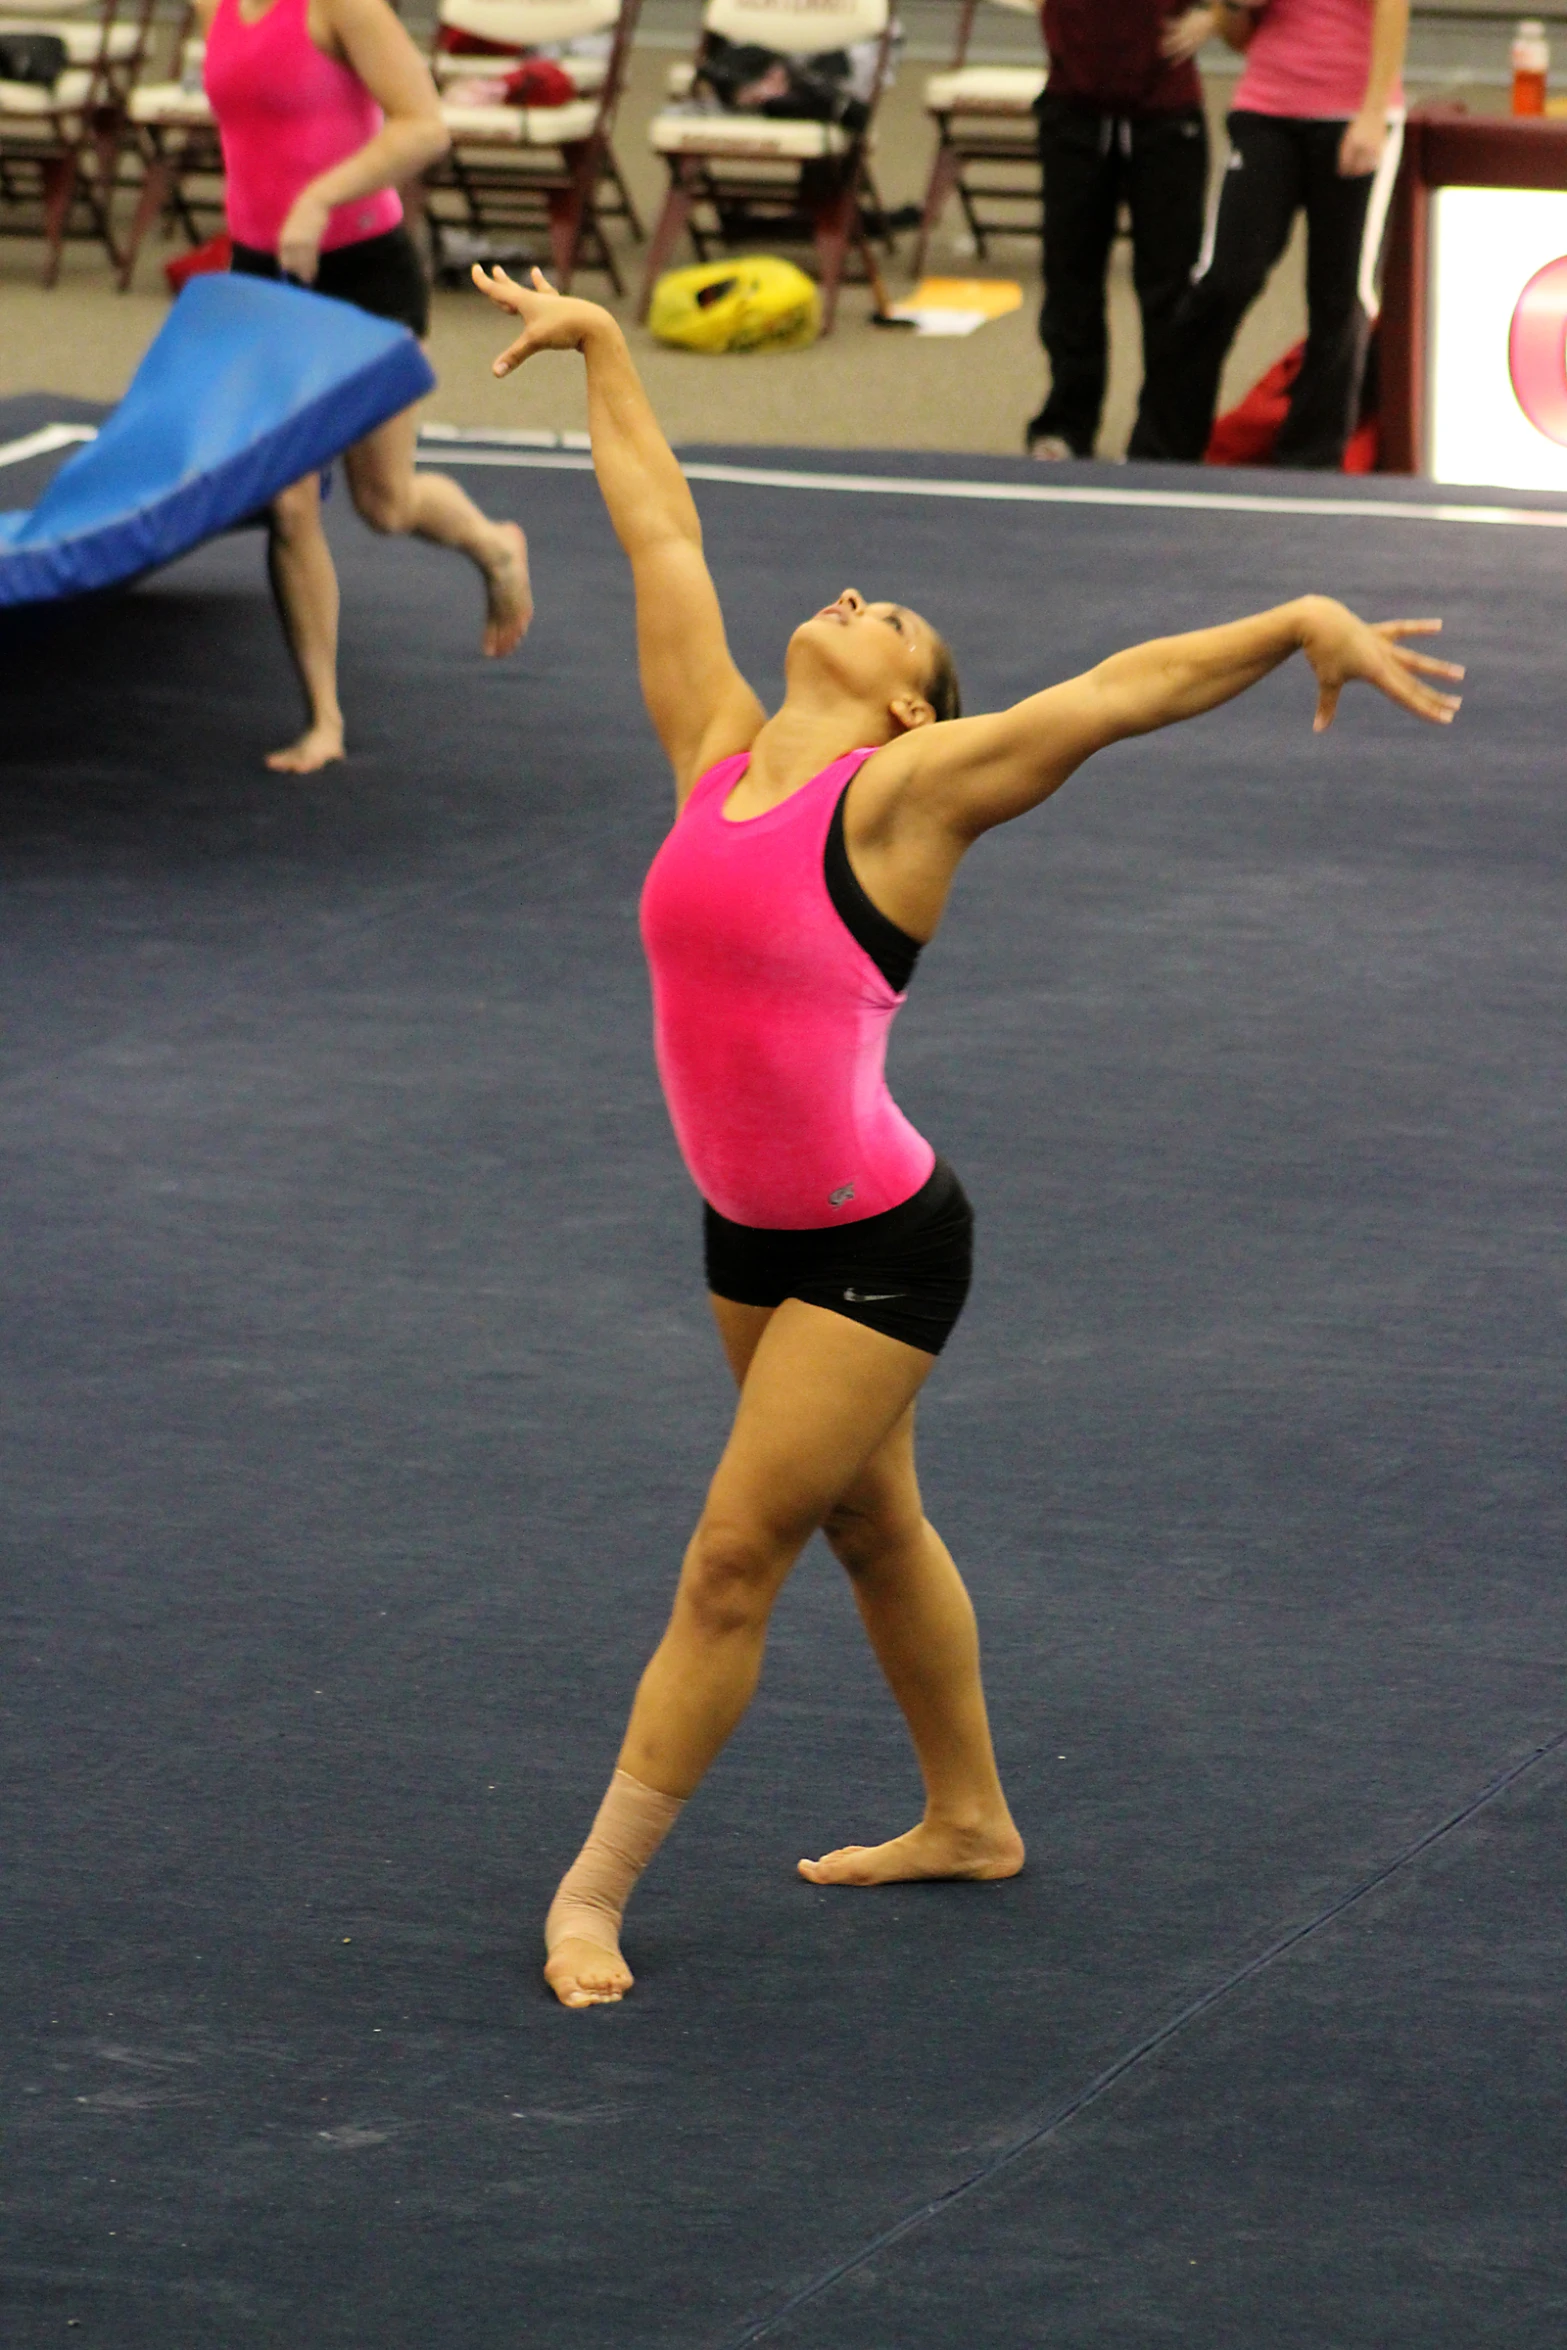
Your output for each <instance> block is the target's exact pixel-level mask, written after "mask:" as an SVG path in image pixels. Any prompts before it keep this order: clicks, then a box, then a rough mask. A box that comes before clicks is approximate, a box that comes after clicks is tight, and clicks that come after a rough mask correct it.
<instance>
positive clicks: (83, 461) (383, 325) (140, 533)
mask: <svg viewBox="0 0 1567 2350" xmlns="http://www.w3.org/2000/svg"><path fill="white" fill-rule="evenodd" d="M434 382H435V378H434V376H433V375H432V374H431V372H430V367H429V363H428V361H427V360H426V358H425V356H424V353H423V352H422V351H421V350H420V348H419V345H418V343H417V342H416V341H415V339H414V337H413V336H412V335H411V334H410V333H409V332H408V329H407V328H406V327H403V326H393V325H391V324H389V323H388V321H387V320H385V319H383V318H371V317H369V316H367V314H366V313H365V312H364V311H362V310H355V309H354V308H352V307H351V306H350V305H349V304H348V303H346V302H334V301H329V300H328V299H327V298H326V297H325V296H324V295H321V294H310V293H306V292H304V291H303V290H302V289H301V288H299V287H297V286H288V285H279V284H276V283H275V282H273V281H272V280H270V279H267V278H255V277H233V276H223V275H214V276H208V277H198V278H195V279H193V280H192V282H191V283H190V284H189V285H188V286H187V287H186V288H185V291H184V292H183V293H182V294H181V295H180V298H179V300H178V301H177V302H176V303H175V305H174V309H173V311H172V313H171V314H170V316H169V318H168V320H167V322H166V323H165V325H164V327H163V330H162V332H161V333H160V334H159V336H158V337H157V340H156V341H155V342H154V343H153V345H152V347H151V349H150V350H149V351H148V352H147V354H146V356H145V358H144V359H143V360H142V363H141V365H140V367H138V369H137V370H136V374H135V376H134V378H133V379H132V382H131V387H130V389H129V391H128V392H127V393H126V395H125V397H124V399H123V400H122V401H121V402H120V404H119V406H118V408H116V409H115V411H114V414H113V415H112V416H111V417H110V418H109V419H108V421H107V423H106V424H104V426H103V427H102V429H101V430H100V432H99V434H98V437H97V439H96V440H94V441H92V442H90V443H88V445H87V446H86V447H85V448H83V449H82V450H80V451H79V452H78V454H77V455H76V456H74V457H71V458H68V459H67V461H66V463H65V464H64V465H62V466H61V468H60V470H59V472H58V473H57V474H56V475H55V477H54V479H53V481H52V482H51V483H50V484H49V487H48V488H47V489H46V490H45V492H44V494H43V496H42V497H41V498H40V499H39V501H38V503H37V505H36V506H34V507H32V508H31V509H30V510H29V511H26V512H22V513H11V514H0V605H5V604H37V603H47V602H49V601H51V600H52V599H53V598H55V597H58V596H79V595H83V594H85V593H86V592H87V591H88V590H90V589H93V588H104V587H112V586H113V585H115V583H116V582H117V581H120V580H126V579H133V578H134V577H135V576H136V574H137V573H138V572H141V571H150V570H151V569H152V568H153V567H154V566H155V565H156V564H159V563H168V562H171V561H172V560H173V558H174V557H175V556H176V555H183V554H184V553H185V552H186V550H187V549H188V548H190V547H194V546H197V545H199V543H200V542H201V540H203V539H207V538H211V537H213V536H214V535H215V534H216V533H217V532H218V531H222V530H229V529H232V527H233V525H234V524H235V523H237V522H243V521H244V520H245V519H246V518H247V516H249V515H252V514H254V513H255V512H256V511H257V510H258V508H260V507H263V506H265V505H266V503H267V501H268V500H269V499H270V498H272V497H275V496H276V494H277V492H278V491H279V490H281V489H286V488H287V486H288V484H289V483H290V482H291V481H298V480H300V479H301V477H302V476H303V475H305V474H307V473H312V472H314V471H315V470H316V469H317V468H318V467H319V466H322V465H326V464H328V463H329V462H330V460H331V459H332V458H334V457H336V456H338V455H339V454H340V453H341V451H342V450H344V449H346V448H348V447H349V446H350V444H351V443H352V442H354V441H357V440H358V439H359V438H360V437H361V435H363V434H364V433H367V432H370V431H371V430H373V428H374V427H375V426H376V425H378V424H384V423H385V421H386V419H387V418H388V417H389V416H395V415H396V414H397V413H398V411H399V410H400V409H403V408H406V407H408V405H409V404H410V402H412V401H414V400H417V399H419V398H420V397H421V395H422V394H423V393H425V392H427V391H429V390H430V388H431V386H432V385H433V384H434Z"/></svg>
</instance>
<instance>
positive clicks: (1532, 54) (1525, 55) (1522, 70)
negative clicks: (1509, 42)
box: [1513, 16, 1551, 114]
mask: <svg viewBox="0 0 1567 2350" xmlns="http://www.w3.org/2000/svg"><path fill="white" fill-rule="evenodd" d="M1550 70H1551V51H1550V44H1549V43H1548V42H1547V40H1546V38H1545V27H1544V25H1543V24H1542V23H1541V21H1540V19H1539V18H1538V17H1537V16H1526V17H1525V18H1524V20H1523V22H1522V24H1520V26H1519V27H1518V30H1517V32H1516V33H1515V34H1514V36H1513V112H1514V114H1543V113H1544V112H1545V77H1546V75H1547V74H1548V73H1549V72H1550Z"/></svg>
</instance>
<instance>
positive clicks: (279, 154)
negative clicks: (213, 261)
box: [203, 0, 429, 335]
mask: <svg viewBox="0 0 1567 2350" xmlns="http://www.w3.org/2000/svg"><path fill="white" fill-rule="evenodd" d="M203 72H204V78H205V81H206V89H207V97H208V99H209V100H210V102H211V106H212V111H213V114H214V116H215V117H216V119H217V125H218V134H219V136H220V138H221V139H222V142H223V168H224V176H225V181H226V194H225V202H226V208H227V214H228V224H229V234H230V237H231V238H232V240H233V245H234V256H233V263H232V266H233V267H234V268H235V269H236V270H238V271H240V272H241V273H243V274H246V275H249V276H252V277H277V276H278V275H279V274H280V271H279V266H278V258H277V248H278V239H279V237H280V235H281V234H282V229H283V223H284V222H285V221H286V220H287V218H288V215H289V212H290V210H291V209H292V207H293V204H294V201H295V199H296V197H298V196H299V195H300V194H301V193H302V192H303V191H304V189H306V188H307V187H309V185H310V183H311V181H312V180H315V179H319V178H320V177H321V174H322V173H323V172H325V171H330V170H331V169H332V167H333V165H334V164H338V163H341V162H343V161H344V159H345V158H346V157H347V156H350V155H355V154H357V153H358V151H359V149H360V148H361V147H365V146H368V145H369V143H370V141H371V140H372V139H373V138H374V137H375V135H376V133H377V132H378V131H379V130H380V128H381V126H382V123H383V121H384V120H385V117H384V116H383V114H382V112H381V109H380V107H379V106H378V105H377V104H376V102H375V100H374V98H373V97H372V96H371V95H370V92H369V91H368V90H367V89H366V88H365V85H364V83H363V82H362V81H361V80H360V78H359V76H358V74H356V73H355V71H354V70H353V67H352V66H350V65H346V64H344V63H343V61H342V60H341V59H340V58H337V57H328V56H327V55H326V54H325V53H324V52H323V51H322V50H320V49H318V48H317V47H316V45H315V43H314V41H313V40H312V39H311V38H310V6H309V0H272V6H271V7H270V8H268V9H267V11H266V13H265V14H264V15H262V16H258V17H255V18H254V19H251V20H248V21H247V19H246V18H245V17H243V16H242V15H241V14H240V10H239V0H219V6H218V10H217V13H216V15H215V16H214V17H213V19H212V24H211V26H210V28H209V30H208V33H207V48H206V60H205V64H204V68H203ZM402 220H403V200H402V198H401V197H400V196H399V195H398V193H397V190H396V189H395V188H378V189H376V190H375V192H374V193H373V194H371V195H368V196H356V197H355V198H354V199H353V201H352V202H351V203H348V204H337V205H334V206H333V208H332V211H331V213H330V214H329V216H328V219H327V225H326V231H325V234H324V235H323V236H322V239H321V252H320V262H319V267H318V269H317V274H316V278H315V286H314V290H315V291H316V292H317V293H319V294H328V295H331V296H332V297H334V298H335V299H336V300H338V301H343V302H352V303H353V304H354V305H355V307H356V308H357V309H360V310H368V311H369V312H370V313H371V314H372V315H373V316H375V317H378V318H394V319H397V320H399V321H400V322H401V323H402V324H403V325H404V326H407V327H409V328H411V329H412V331H413V332H414V333H415V334H418V335H423V334H425V333H427V332H428V329H429V289H428V287H427V286H426V284H425V281H424V272H423V270H422V269H421V268H420V265H419V256H418V254H417V253H416V252H415V250H414V246H413V242H412V240H411V239H410V237H409V236H408V233H407V231H406V230H405V229H404V227H403V225H402Z"/></svg>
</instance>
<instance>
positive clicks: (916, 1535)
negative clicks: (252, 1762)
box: [822, 1499, 925, 1581]
mask: <svg viewBox="0 0 1567 2350" xmlns="http://www.w3.org/2000/svg"><path fill="white" fill-rule="evenodd" d="M924 1531H925V1520H924V1517H923V1515H922V1514H921V1512H920V1511H919V1510H917V1509H908V1508H899V1507H897V1506H896V1505H889V1504H888V1503H887V1502H885V1501H882V1500H880V1499H877V1500H874V1501H868V1502H857V1501H840V1502H838V1503H837V1504H836V1505H835V1506H834V1507H833V1508H832V1509H830V1510H829V1511H828V1513H827V1516H826V1518H825V1520H824V1521H823V1525H822V1532H823V1533H824V1534H825V1535H826V1537H827V1541H828V1544H829V1546H830V1548H831V1550H832V1554H833V1556H834V1558H835V1559H836V1560H837V1561H838V1564H839V1565H840V1566H841V1567H842V1568H843V1570H844V1572H845V1573H846V1574H848V1575H851V1576H852V1577H854V1579H855V1580H856V1581H861V1580H868V1579H869V1578H870V1577H872V1576H874V1575H875V1574H877V1573H878V1572H879V1571H880V1570H882V1569H884V1568H886V1567H888V1566H889V1565H892V1564H893V1563H895V1562H896V1561H897V1560H898V1559H900V1558H902V1557H903V1556H904V1554H905V1553H906V1552H907V1550H908V1549H909V1546H910V1544H911V1543H914V1542H917V1541H918V1540H919V1539H920V1537H921V1536H922V1535H923V1533H924Z"/></svg>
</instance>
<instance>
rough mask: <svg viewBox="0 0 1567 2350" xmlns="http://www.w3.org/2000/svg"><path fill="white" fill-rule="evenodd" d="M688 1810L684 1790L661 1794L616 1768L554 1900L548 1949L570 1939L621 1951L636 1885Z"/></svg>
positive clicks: (548, 1920)
mask: <svg viewBox="0 0 1567 2350" xmlns="http://www.w3.org/2000/svg"><path fill="white" fill-rule="evenodd" d="M684 1809H685V1797H684V1796H683V1795H660V1793H659V1791H658V1789H657V1788H656V1787H644V1786H643V1784H642V1782H641V1780H640V1779H633V1778H632V1777H631V1775H630V1773H629V1772H627V1771H617V1772H616V1773H615V1776H614V1777H613V1778H612V1779H611V1781H610V1783H609V1792H608V1793H607V1794H606V1796H605V1798H604V1800H603V1802H602V1803H601V1804H600V1805H599V1811H598V1818H597V1819H596V1820H595V1821H594V1823H593V1826H592V1829H591V1831H590V1833H589V1836H588V1840H587V1842H586V1844H584V1846H583V1847H582V1850H581V1851H580V1852H579V1853H578V1855H577V1857H576V1859H575V1860H574V1861H573V1862H572V1864H571V1866H570V1868H569V1869H568V1870H567V1871H566V1874H565V1875H564V1877H562V1879H561V1881H560V1890H559V1892H558V1893H557V1894H556V1896H555V1898H554V1900H553V1901H552V1902H551V1903H550V1913H549V1916H548V1917H547V1918H546V1919H545V1921H544V1947H545V1949H546V1951H553V1950H555V1949H556V1948H557V1947H558V1945H559V1944H560V1943H562V1942H565V1941H567V1940H568V1939H575V1940H577V1941H580V1942H596V1943H597V1944H598V1946H599V1948H600V1949H601V1950H615V1951H618V1950H619V1948H620V1921H621V1918H622V1917H623V1916H624V1914H625V1908H626V1903H627V1902H628V1901H629V1900H630V1898H631V1888H632V1886H633V1885H634V1884H635V1883H636V1881H637V1879H638V1877H640V1876H641V1874H642V1871H643V1870H644V1869H645V1868H646V1867H647V1865H648V1862H649V1861H650V1860H651V1859H652V1857H653V1855H654V1853H655V1852H657V1850H658V1848H659V1846H660V1845H661V1844H662V1843H663V1841H664V1838H665V1837H666V1836H667V1835H668V1834H669V1831H670V1829H671V1828H672V1827H673V1826H674V1824H675V1822H676V1820H678V1819H679V1817H680V1814H681V1813H682V1811H684Z"/></svg>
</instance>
